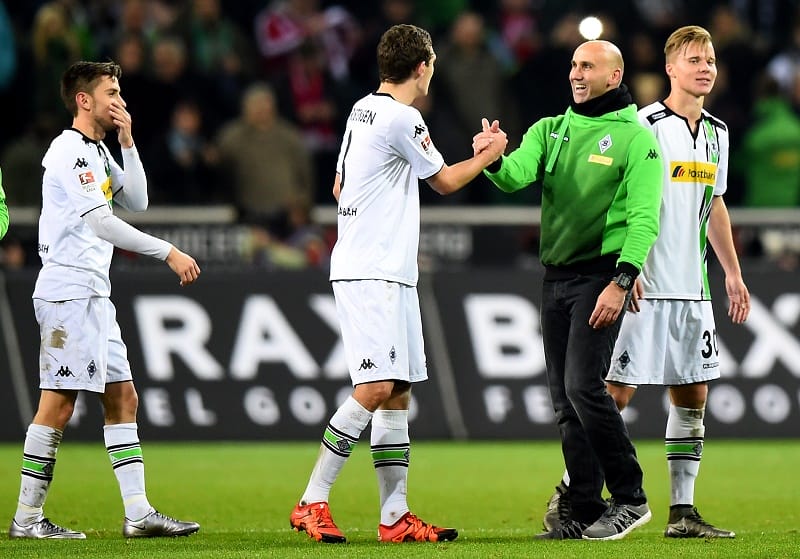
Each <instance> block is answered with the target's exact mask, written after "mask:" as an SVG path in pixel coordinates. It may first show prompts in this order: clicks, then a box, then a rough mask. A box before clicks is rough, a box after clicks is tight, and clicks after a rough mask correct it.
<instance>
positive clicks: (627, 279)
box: [611, 272, 633, 291]
mask: <svg viewBox="0 0 800 559" xmlns="http://www.w3.org/2000/svg"><path fill="white" fill-rule="evenodd" d="M611 279H612V280H613V281H614V283H616V284H617V285H618V286H620V287H621V288H622V289H624V290H625V291H630V290H631V289H632V288H633V276H632V275H630V274H626V273H625V272H620V273H619V274H617V275H616V276H614V277H613V278H611Z"/></svg>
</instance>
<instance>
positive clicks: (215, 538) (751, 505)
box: [0, 434, 800, 559]
mask: <svg viewBox="0 0 800 559" xmlns="http://www.w3.org/2000/svg"><path fill="white" fill-rule="evenodd" d="M98 436H99V435H98ZM68 438H69V437H68V434H67V439H68ZM637 448H638V451H639V456H640V458H641V462H642V466H643V468H644V471H645V490H646V491H647V493H648V496H649V499H650V506H651V508H652V510H653V520H652V521H651V522H650V523H649V524H647V525H645V526H644V527H642V528H641V529H639V530H636V531H635V532H633V533H632V534H631V535H630V536H628V537H627V538H626V539H624V540H621V541H616V542H583V541H563V542H558V541H556V542H540V541H533V539H532V536H533V535H534V534H535V533H537V532H538V531H539V529H540V527H541V516H542V513H543V511H544V504H545V502H546V501H547V498H548V497H549V496H550V494H551V492H552V490H553V486H554V485H555V484H556V483H557V482H558V479H559V476H560V475H561V471H562V462H561V452H560V447H559V446H558V444H556V443H554V442H527V443H526V442H420V443H415V444H413V445H412V455H411V470H410V478H409V503H410V505H411V507H412V510H413V511H414V512H416V513H417V514H419V515H420V516H421V517H422V518H424V519H426V520H429V521H431V522H434V523H437V524H440V525H447V526H454V527H456V528H458V530H459V537H458V539H457V540H456V541H455V542H447V543H442V544H425V543H423V544H417V543H414V544H399V545H396V544H395V545H392V544H379V543H378V542H377V541H376V534H377V523H378V504H377V501H378V497H377V487H376V483H375V475H374V473H373V470H372V465H371V462H370V456H369V445H368V443H366V442H364V441H362V442H361V444H360V445H359V447H357V448H356V451H355V452H354V454H353V456H352V458H351V459H350V461H349V462H348V463H347V465H346V466H345V468H344V470H343V472H342V475H341V476H340V478H339V481H338V482H337V484H336V485H335V487H334V490H333V493H332V495H331V508H332V511H333V513H334V518H335V519H336V521H337V524H338V525H339V527H340V528H341V529H342V530H343V531H344V532H345V534H346V535H347V537H348V543H347V544H344V545H324V544H318V543H316V542H313V541H312V540H310V539H309V538H308V537H307V536H306V535H305V534H302V533H296V532H293V531H292V530H291V529H290V528H289V525H288V516H289V512H290V510H291V508H292V507H293V506H294V504H295V502H296V500H297V499H298V498H299V496H300V494H301V493H302V491H303V489H304V488H305V484H306V481H307V476H308V473H309V471H310V468H311V467H312V464H313V461H314V459H315V457H316V453H317V449H318V444H315V443H310V442H304V443H289V444H287V443H241V444H234V443H175V444H167V443H150V444H147V442H146V441H145V443H144V454H145V463H146V474H147V484H148V485H147V488H148V496H149V498H150V501H151V502H152V503H153V505H155V506H156V507H158V508H159V509H160V510H161V511H162V512H164V513H165V514H169V515H171V516H176V517H178V518H186V519H192V520H196V521H198V522H200V524H201V526H202V527H201V530H200V532H199V533H198V534H195V535H194V536H191V537H188V538H176V539H154V540H130V541H126V540H124V539H123V538H122V536H121V527H122V516H123V513H122V504H121V501H120V497H119V493H118V488H117V484H116V480H115V478H114V475H113V473H112V471H111V467H110V466H109V460H108V456H107V455H106V453H105V449H104V448H103V445H102V442H101V441H100V440H99V441H98V443H97V444H79V443H71V442H69V440H67V441H66V442H64V443H63V444H62V446H61V449H60V450H59V454H58V464H57V467H56V478H55V481H54V483H53V486H52V488H51V491H50V496H49V498H48V502H47V506H46V509H45V512H46V514H47V515H48V516H49V517H50V518H52V519H53V520H54V521H55V522H57V523H61V524H64V525H66V526H69V527H72V528H76V529H80V530H83V531H85V532H86V535H87V539H86V540H84V541H19V540H8V539H7V536H5V535H0V557H2V558H8V559H27V558H31V559H33V558H36V559H40V558H48V557H53V558H72V557H76V558H78V557H79V558H101V557H102V558H106V557H108V558H114V559H128V558H131V559H133V558H142V559H144V558H148V559H162V558H163V559H168V558H169V559H182V558H186V559H202V558H215V559H232V558H241V559H245V558H247V559H249V558H260V557H280V558H287V559H291V558H303V559H310V558H315V557H326V558H337V557H348V558H350V557H353V558H370V557H376V558H395V557H399V558H407V557H425V558H436V557H447V558H452V559H456V558H458V559H461V558H482V559H483V558H489V559H492V558H515V557H527V558H532V557H549V558H571V557H592V558H606V557H608V558H614V559H619V558H622V559H632V558H644V557H648V558H649V557H665V558H666V557H668V558H670V559H677V558H682V557H685V558H693V557H698V558H700V557H702V558H703V559H705V558H716V557H720V558H731V557H748V558H751V557H763V558H783V557H800V533H798V529H800V499H799V498H798V497H800V489H798V485H799V484H798V481H797V479H798V477H797V469H798V467H800V466H798V465H800V441H797V440H791V441H771V440H763V441H732V440H713V439H710V440H709V441H707V444H706V449H705V454H704V457H703V464H702V467H701V471H700V479H699V481H698V484H697V489H696V495H695V497H696V503H697V505H698V507H699V509H700V511H701V513H702V514H703V515H704V516H705V517H706V519H708V520H709V521H711V522H712V523H715V524H717V525H719V526H721V527H725V528H729V529H733V530H735V531H736V533H737V537H736V539H735V540H727V541H723V540H718V541H704V540H688V541H684V540H667V539H666V538H664V537H663V535H662V533H663V529H664V524H665V523H666V516H667V510H668V505H669V485H668V476H667V467H666V461H665V459H664V452H663V445H662V443H661V442H659V441H638V442H637ZM20 464H21V441H20V443H19V444H5V445H0V480H1V481H0V508H1V509H2V510H3V511H5V513H3V514H4V515H5V516H3V514H0V520H1V519H5V520H2V522H10V521H11V518H12V516H13V513H14V508H15V506H16V499H17V492H18V488H19V468H20ZM5 526H6V524H3V525H2V530H5Z"/></svg>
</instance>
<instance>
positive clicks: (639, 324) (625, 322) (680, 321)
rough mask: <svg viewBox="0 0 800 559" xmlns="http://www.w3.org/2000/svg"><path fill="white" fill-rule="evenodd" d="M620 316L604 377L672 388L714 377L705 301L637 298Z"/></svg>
mask: <svg viewBox="0 0 800 559" xmlns="http://www.w3.org/2000/svg"><path fill="white" fill-rule="evenodd" d="M639 305H640V308H641V310H640V311H639V312H638V313H634V312H626V313H625V317H624V318H623V319H622V327H621V328H620V331H619V337H618V338H617V343H616V345H615V346H614V353H613V355H612V357H611V370H610V371H609V373H608V376H607V377H606V380H607V381H610V382H615V383H619V384H628V385H632V386H636V385H639V384H660V385H665V386H675V385H680V384H693V383H697V382H705V381H709V380H713V379H717V378H719V376H720V370H719V351H718V349H717V331H716V327H715V324H714V313H713V310H712V308H711V301H676V300H669V299H657V300H640V301H639Z"/></svg>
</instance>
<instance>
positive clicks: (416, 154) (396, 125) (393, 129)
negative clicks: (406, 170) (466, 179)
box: [387, 107, 444, 179]
mask: <svg viewBox="0 0 800 559" xmlns="http://www.w3.org/2000/svg"><path fill="white" fill-rule="evenodd" d="M387 140H388V143H389V145H390V146H391V147H392V149H394V150H396V151H397V153H398V155H400V156H401V157H403V158H404V159H405V160H406V161H408V162H409V163H410V164H411V169H412V170H413V172H414V174H415V175H417V177H419V178H420V179H427V178H429V177H432V176H433V175H435V174H436V173H438V172H439V171H440V170H441V169H442V167H443V166H444V158H443V157H442V154H441V153H439V150H438V149H436V146H434V145H433V140H431V136H430V133H429V131H428V126H427V125H426V124H425V121H424V120H423V118H422V115H421V114H419V111H417V110H416V109H414V108H412V107H409V110H408V111H403V112H401V113H399V114H398V116H397V117H395V119H394V120H393V121H392V123H391V125H390V126H389V131H388V137H387Z"/></svg>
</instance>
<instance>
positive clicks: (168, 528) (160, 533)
mask: <svg viewBox="0 0 800 559" xmlns="http://www.w3.org/2000/svg"><path fill="white" fill-rule="evenodd" d="M199 529H200V525H199V524H198V523H197V522H184V521H183V520H175V519H174V518H170V517H169V516H167V515H165V514H161V513H160V512H158V511H157V510H154V511H153V512H151V513H150V514H148V515H147V516H145V517H144V518H142V519H141V520H136V521H134V520H130V519H128V518H126V519H125V522H124V523H123V524H122V535H123V536H125V537H126V538H158V537H172V536H188V535H189V534H194V533H195V532H197V531H198V530H199Z"/></svg>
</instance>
